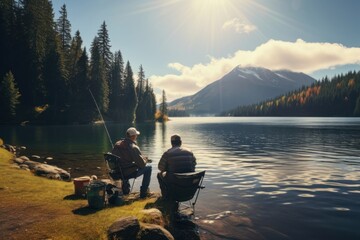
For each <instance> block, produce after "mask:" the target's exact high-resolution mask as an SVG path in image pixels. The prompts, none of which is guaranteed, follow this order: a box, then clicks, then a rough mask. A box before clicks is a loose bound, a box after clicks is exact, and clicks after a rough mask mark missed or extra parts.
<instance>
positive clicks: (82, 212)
mask: <svg viewBox="0 0 360 240" xmlns="http://www.w3.org/2000/svg"><path fill="white" fill-rule="evenodd" d="M101 210H102V208H98V209H95V208H90V207H89V206H85V207H81V208H77V209H74V210H72V212H73V213H74V214H76V215H82V216H87V215H90V214H94V213H97V212H98V211H101Z"/></svg>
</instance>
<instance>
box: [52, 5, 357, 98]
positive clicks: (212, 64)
mask: <svg viewBox="0 0 360 240" xmlns="http://www.w3.org/2000/svg"><path fill="white" fill-rule="evenodd" d="M52 3H53V8H54V14H55V18H56V19H57V18H58V17H59V10H60V8H61V6H62V5H64V4H65V5H66V8H67V13H68V19H69V20H70V22H71V28H72V33H73V34H74V33H75V32H76V31H77V30H79V31H80V34H81V37H82V39H83V42H84V46H85V47H86V48H87V49H88V50H89V49H90V46H91V42H92V41H93V39H94V37H95V36H96V34H97V32H98V30H99V28H100V25H101V24H102V23H103V22H104V21H105V23H106V25H107V29H108V32H109V36H110V41H111V43H110V44H111V46H112V47H111V50H112V51H113V52H115V51H118V50H120V51H121V53H122V56H123V58H124V60H125V61H129V62H130V64H131V67H132V69H133V72H134V73H136V72H138V69H139V66H140V65H142V66H143V68H144V70H145V76H146V77H147V78H149V80H150V82H151V84H152V86H153V88H154V90H155V93H156V94H157V95H158V96H160V93H161V91H162V90H165V92H166V96H167V100H168V101H172V100H175V99H177V98H179V97H184V96H188V95H192V94H195V93H196V92H198V91H199V90H201V89H202V88H204V87H205V86H207V85H208V84H210V83H212V82H214V81H216V80H218V79H220V78H221V77H222V76H224V75H225V74H226V73H228V72H230V71H231V70H232V69H233V68H235V67H236V66H239V65H240V66H257V67H265V68H268V69H271V70H279V69H288V70H291V71H295V72H304V73H306V74H309V75H310V76H312V77H314V78H315V79H321V78H323V77H325V76H328V77H330V78H331V77H333V76H334V75H336V74H340V73H347V72H348V71H353V70H356V71H359V70H360V27H359V23H360V14H359V11H360V1H358V0H75V1H74V0H53V1H52Z"/></svg>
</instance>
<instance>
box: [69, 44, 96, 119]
mask: <svg viewBox="0 0 360 240" xmlns="http://www.w3.org/2000/svg"><path fill="white" fill-rule="evenodd" d="M75 68H76V71H75V72H76V74H75V76H74V79H76V81H74V82H73V95H72V98H71V99H72V101H71V107H70V114H69V120H68V122H78V123H90V122H91V121H92V120H93V118H94V116H95V113H96V109H95V106H94V104H92V101H93V99H91V95H90V93H89V85H90V78H89V58H88V56H87V52H86V48H84V50H82V54H81V57H80V59H79V60H78V61H77V62H76V66H75Z"/></svg>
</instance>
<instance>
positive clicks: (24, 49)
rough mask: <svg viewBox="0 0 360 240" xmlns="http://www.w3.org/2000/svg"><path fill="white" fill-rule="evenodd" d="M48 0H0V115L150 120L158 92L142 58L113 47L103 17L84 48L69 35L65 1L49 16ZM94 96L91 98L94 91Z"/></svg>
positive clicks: (7, 119) (42, 120)
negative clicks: (136, 60) (133, 60)
mask: <svg viewBox="0 0 360 240" xmlns="http://www.w3.org/2000/svg"><path fill="white" fill-rule="evenodd" d="M53 11H54V10H53V7H52V3H51V1H49V0H38V1H31V0H18V1H15V0H1V1H0V36H1V37H0V53H1V54H0V122H1V123H2V124H14V123H25V122H30V123H33V124H74V123H78V124H84V123H85V124H86V123H91V122H94V121H96V120H99V119H100V116H99V113H98V110H97V108H96V104H97V105H98V107H99V109H100V111H101V113H102V114H103V116H104V118H105V120H109V121H114V122H126V123H130V122H134V121H138V122H142V121H154V116H155V111H156V99H155V95H154V92H153V89H152V87H151V84H150V83H149V81H148V79H147V78H146V76H145V71H144V69H143V66H139V70H138V73H137V76H138V77H137V79H134V74H133V70H132V67H131V65H130V62H129V61H127V62H126V63H125V62H124V59H123V56H122V54H121V51H120V50H118V51H115V52H111V50H110V48H111V41H110V37H109V32H108V30H107V25H106V23H105V21H104V22H103V23H99V25H100V27H99V29H98V32H97V35H96V36H94V39H93V41H92V44H91V47H90V49H89V50H87V49H86V47H84V46H83V41H82V38H81V34H80V31H79V30H78V31H76V32H75V35H74V36H72V35H71V23H70V21H69V20H68V16H67V9H66V5H63V6H62V7H61V9H60V11H59V13H60V15H59V18H58V19H54V12H53ZM91 95H93V96H94V99H95V102H96V104H95V103H94V100H93V99H92V96H91Z"/></svg>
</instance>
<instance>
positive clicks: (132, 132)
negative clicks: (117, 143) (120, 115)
mask: <svg viewBox="0 0 360 240" xmlns="http://www.w3.org/2000/svg"><path fill="white" fill-rule="evenodd" d="M138 135H140V132H139V131H138V130H136V128H134V127H131V128H129V129H128V130H127V131H126V137H128V138H130V139H133V140H134V139H136V138H137V136H138Z"/></svg>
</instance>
